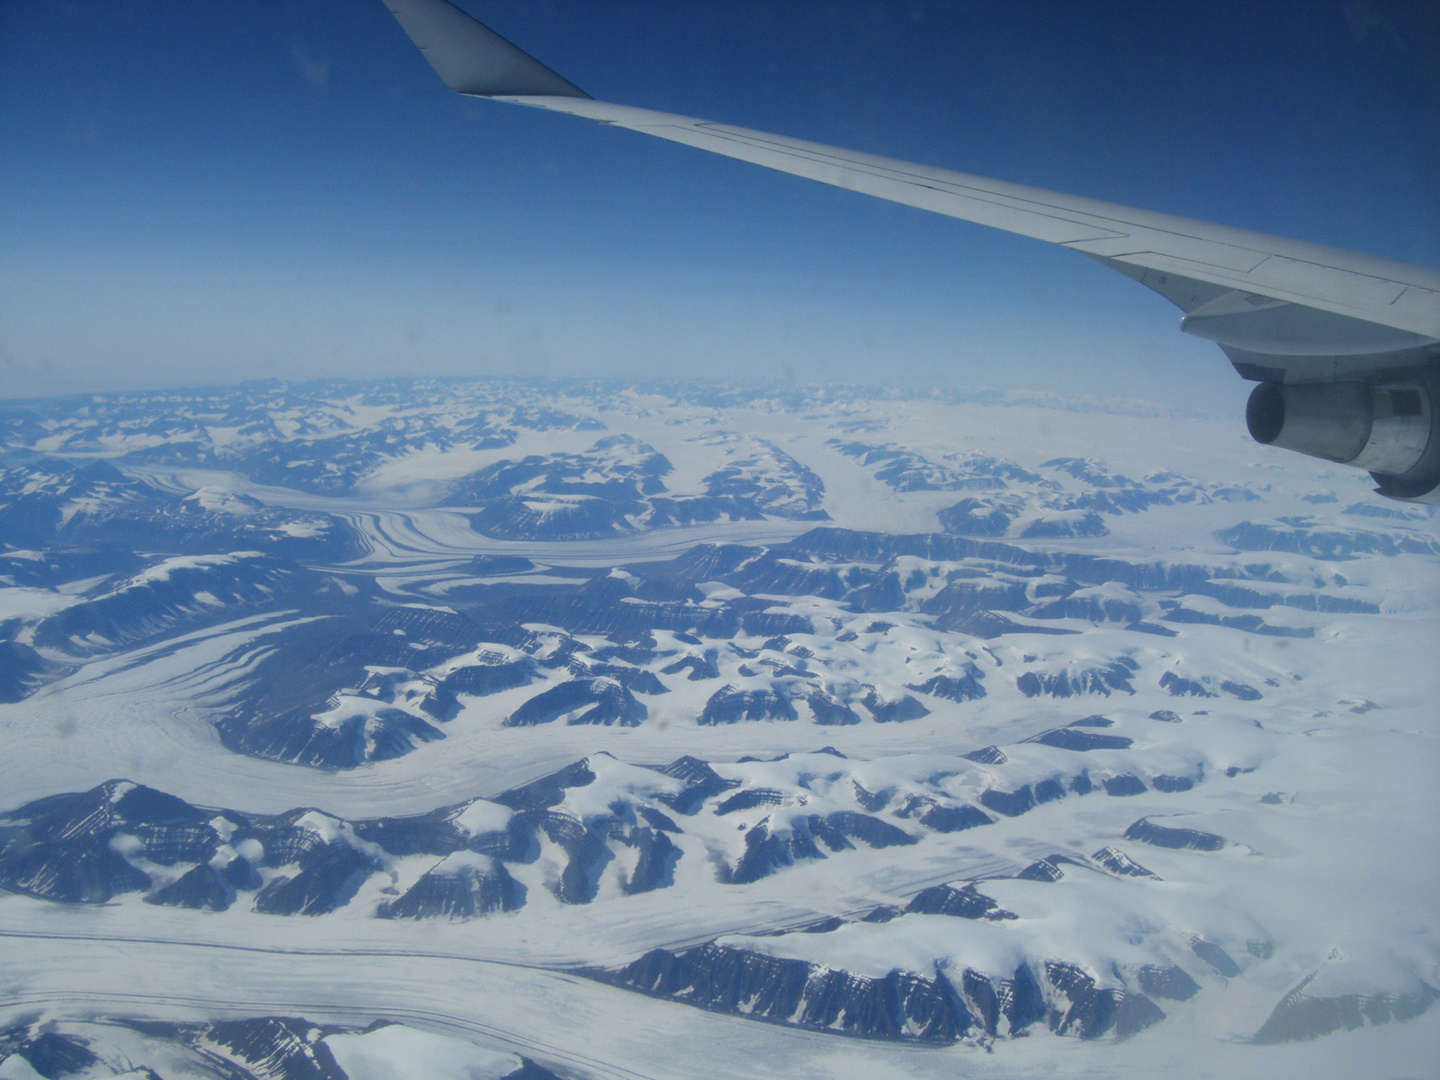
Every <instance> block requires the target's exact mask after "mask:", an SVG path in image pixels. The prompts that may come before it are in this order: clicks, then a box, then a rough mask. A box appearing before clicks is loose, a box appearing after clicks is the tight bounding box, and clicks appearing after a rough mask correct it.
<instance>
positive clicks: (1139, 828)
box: [1125, 818, 1225, 851]
mask: <svg viewBox="0 0 1440 1080" xmlns="http://www.w3.org/2000/svg"><path fill="white" fill-rule="evenodd" d="M1125 839H1126V840H1139V841H1140V842H1141V843H1142V844H1153V845H1155V846H1156V847H1166V848H1184V849H1186V850H1189V851H1219V850H1220V849H1221V848H1222V847H1224V846H1225V838H1224V837H1223V836H1216V835H1215V834H1214V833H1209V832H1202V831H1201V830H1199V829H1172V828H1169V827H1168V826H1165V825H1156V824H1155V823H1154V822H1153V821H1151V820H1150V819H1149V818H1141V819H1140V820H1139V821H1137V822H1135V824H1133V825H1131V826H1130V827H1129V828H1128V829H1126V830H1125Z"/></svg>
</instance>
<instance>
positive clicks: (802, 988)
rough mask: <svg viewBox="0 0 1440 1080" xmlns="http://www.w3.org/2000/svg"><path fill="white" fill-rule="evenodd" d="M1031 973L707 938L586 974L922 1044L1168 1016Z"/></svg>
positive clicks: (1131, 1000) (1137, 998)
mask: <svg viewBox="0 0 1440 1080" xmlns="http://www.w3.org/2000/svg"><path fill="white" fill-rule="evenodd" d="M1176 970H1178V969H1176ZM1038 971H1039V973H1040V974H1039V976H1038V977H1037V975H1036V973H1035V971H1032V969H1031V966H1030V965H1028V964H1021V965H1020V966H1019V967H1017V968H1016V969H1015V972H1014V974H1013V975H1012V976H1011V977H1009V978H994V977H991V976H987V975H984V974H982V973H981V972H979V971H976V970H974V969H973V968H965V969H963V970H962V971H959V972H955V973H952V972H951V971H944V972H936V973H935V974H934V975H931V976H925V975H921V974H917V973H914V972H906V971H901V970H898V969H897V970H894V971H891V972H889V973H888V974H886V975H884V976H879V977H876V976H866V975H858V974H855V973H853V972H849V971H844V970H836V969H834V968H828V967H825V966H823V965H820V964H816V963H813V962H811V961H806V960H800V959H794V958H788V957H780V956H772V955H770V954H768V953H761V952H756V951H753V950H750V949H744V948H740V947H737V946H732V945H727V944H723V943H720V942H710V943H709V944H706V945H701V946H697V947H696V948H693V949H687V950H684V951H681V952H671V951H670V950H668V949H652V950H651V951H650V952H648V953H646V954H645V955H644V956H642V957H640V958H639V959H638V960H636V961H634V962H633V963H631V964H629V965H627V966H625V967H623V968H621V969H619V970H618V971H594V972H591V973H590V974H591V976H592V977H593V978H596V979H599V980H601V981H603V982H608V983H611V984H613V985H617V986H624V987H627V988H629V989H632V990H639V991H640V992H642V993H645V994H650V995H652V996H655V997H665V998H670V999H671V1000H674V1001H680V1002H684V1003H686V1004H689V1005H696V1006H698V1007H700V1008H702V1009H710V1010H712V1011H715V1012H726V1013H733V1014H736V1015H740V1016H748V1017H752V1018H755V1019H760V1020H769V1021H771V1022H772V1023H780V1024H791V1025H794V1026H796V1027H803V1028H809V1029H811V1030H816V1031H830V1032H838V1033H844V1034H848V1035H859V1036H862V1037H865V1038H871V1039H894V1040H901V1041H913V1042H919V1043H953V1042H956V1041H958V1040H961V1039H967V1038H974V1039H980V1040H984V1039H993V1038H996V1037H1007V1036H1017V1035H1023V1034H1026V1033H1027V1031H1028V1029H1029V1028H1030V1027H1031V1026H1032V1025H1034V1024H1036V1023H1041V1022H1044V1023H1045V1024H1047V1026H1048V1027H1049V1028H1050V1030H1052V1031H1054V1032H1055V1033H1056V1034H1059V1035H1071V1036H1076V1037H1079V1038H1082V1039H1095V1038H1100V1037H1101V1036H1105V1035H1110V1036H1114V1037H1117V1038H1125V1037H1127V1036H1129V1035H1133V1034H1135V1033H1136V1032H1139V1031H1143V1030H1144V1029H1145V1028H1147V1027H1149V1026H1150V1025H1151V1024H1155V1023H1158V1022H1159V1021H1160V1020H1163V1019H1164V1018H1165V1014H1164V1012H1162V1011H1161V1009H1160V1008H1159V1006H1157V1005H1156V1004H1155V1003H1154V1002H1153V1001H1151V1000H1150V998H1149V997H1147V996H1146V995H1145V994H1143V993H1137V992H1133V991H1128V990H1124V989H1119V988H1101V987H1099V986H1098V985H1097V983H1096V981H1095V979H1094V978H1093V977H1092V976H1090V975H1089V974H1087V973H1086V972H1085V971H1084V970H1083V969H1081V968H1080V967H1078V966H1076V965H1074V964H1068V963H1057V962H1047V963H1044V964H1041V965H1039V967H1038ZM1180 974H1181V976H1182V977H1184V973H1183V972H1181V973H1180ZM1192 985H1193V983H1192ZM1192 992H1193V991H1192ZM1176 996H1179V995H1176Z"/></svg>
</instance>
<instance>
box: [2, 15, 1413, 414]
mask: <svg viewBox="0 0 1440 1080" xmlns="http://www.w3.org/2000/svg"><path fill="white" fill-rule="evenodd" d="M463 6H464V7H465V8H466V9H467V10H469V11H471V12H472V13H473V14H475V15H477V16H478V17H480V18H481V19H482V20H483V21H486V22H487V23H489V24H490V25H491V26H493V27H494V28H495V29H496V30H498V31H499V32H500V33H502V34H504V35H505V36H507V37H510V38H511V39H512V40H514V41H516V42H517V43H518V44H519V45H521V47H522V48H525V49H527V50H528V51H530V52H531V53H533V54H534V55H536V56H537V57H539V58H540V59H541V60H542V61H543V62H545V63H547V64H549V65H550V66H551V67H554V68H555V69H556V70H558V71H559V72H561V73H562V74H563V75H565V76H566V77H568V78H570V79H571V80H572V81H574V82H575V83H577V84H578V85H580V86H582V87H584V88H585V89H586V90H588V91H589V92H590V93H592V94H594V95H595V96H596V97H599V98H602V99H605V100H611V101H618V102H622V103H625V104H633V105H641V106H647V107H651V108H657V109H663V110H668V111H672V112H678V113H682V114H687V115H693V116H701V117H706V118H710V119H716V120H723V121H727V122H731V123H736V124H741V125H745V126H749V127H755V128H760V129H763V130H771V131H777V132H782V133H785V134H789V135H795V136H799V137H803V138H809V139H814V140H817V141H821V142H828V143H834V144H837V145H841V146H846V147H853V148H856V149H861V150H866V151H870V152H874V153H880V154H886V155H890V156H893V157H898V158H902V159H906V160H913V161H921V162H926V163H929V164H935V165H941V166H946V167H949V168H955V169H960V170H964V171H969V172H975V173H979V174H982V175H987V176H995V177H1000V178H1004V179H1008V180H1015V181H1020V182H1023V183H1030V184H1035V185H1039V186H1042V187H1048V188H1053V189H1057V190H1060V191H1067V192H1074V193H1078V194H1084V195H1089V196H1093V197H1097V198H1102V199H1109V200H1113V201H1117V202H1122V203H1128V204H1132V205H1137V206H1144V207H1149V208H1153V209H1157V210H1163V211H1167V212H1171V213H1178V214H1184V215H1188V216H1193V217H1198V218H1203V219H1207V220H1213V221H1220V222H1224V223H1227V224H1233V225H1239V226H1244V227H1248V228H1254V229H1260V230H1263V231H1267V232H1274V233H1280V234H1283V235H1290V236H1295V237H1300V238H1303V239H1307V240H1314V241H1319V242H1322V243H1329V244H1336V245H1339V246H1342V247H1349V248H1356V249H1360V250H1365V251H1371V252H1375V253H1378V254H1384V255H1388V256H1392V257H1396V258H1401V259H1407V260H1410V261H1415V262H1423V263H1428V264H1430V265H1436V264H1437V263H1440V4H1436V3H1435V2H1434V0H1396V2H1383V0H1304V2H1297V3H1281V2H1264V0H1249V2H1234V3H1231V2H1207V0H1194V2H1189V3H1159V2H1156V3H1120V2H1116V3H1104V4H1102V3H1086V2H1081V0H1070V2H1063V3H1059V2H1041V0H973V2H968V3H959V2H950V3H946V2H939V0H901V2H895V3H869V2H862V0H853V2H843V3H841V2H831V3H821V2H816V3H807V2H803V0H785V2H775V3H763V2H757V0H727V2H725V3H698V2H697V3H688V2H676V0H653V2H652V0H629V2H616V3H604V4H596V3H566V2H561V0H556V2H554V3H542V2H536V0H530V2H518V0H464V3H463ZM1177 317H1178V312H1176V311H1175V310H1174V309H1173V308H1171V307H1169V305H1168V304H1166V303H1165V302H1164V301H1163V300H1161V299H1159V298H1158V297H1155V296H1152V295H1150V294H1149V293H1147V292H1146V291H1145V290H1143V289H1141V288H1139V287H1138V286H1136V285H1134V284H1133V283H1131V282H1128V281H1126V280H1124V279H1123V278H1121V277H1119V276H1118V275H1115V274H1113V273H1111V272H1109V271H1107V270H1105V269H1104V268H1102V267H1099V266H1097V265H1094V264H1092V263H1091V262H1089V260H1086V259H1084V258H1083V257H1080V256H1077V255H1075V254H1073V253H1070V252H1066V251H1063V250H1059V249H1055V248H1051V247H1049V246H1047V245H1044V244H1041V243H1039V242H1036V241H1031V240H1026V239H1022V238H1017V237H1011V236H1007V235H1005V234H1001V233H995V232H992V231H990V230H986V229H983V228H981V227H978V226H972V225H968V224H965V223H962V222H955V221H951V220H948V219H945V218H941V217H937V216H934V215H930V214H926V213H923V212H921V211H917V210H912V209H908V208H904V207H897V206H892V205H889V204H886V203H882V202H879V201H876V200H871V199H867V198H865V197H864V196H859V195H854V194H850V193H847V192H843V191H836V190H832V189H828V188H825V187H823V186H821V185H817V184H813V183H811V182H808V181H804V180H799V179H796V178H792V177H786V176H780V175H776V174H771V173H769V172H767V171H765V170H762V169H758V168H756V167H754V166H749V165H744V164H741V163H737V162H731V161H727V160H724V159H721V158H717V157H713V156H710V155H706V154H702V153H700V152H698V151H694V150H690V149H687V148H684V147H678V146H673V145H670V144H666V143H661V142H657V141H654V140H650V139H647V138H645V137H643V136H640V135H635V134H632V133H629V132H622V131H613V130H607V129H604V128H601V127H598V126H595V125H592V124H589V123H586V122H584V121H580V120H575V119H572V118H568V117H561V116H553V115H547V114H542V113H537V112H534V111H532V110H525V109H517V108H514V107H509V106H504V105H500V104H496V103H492V102H485V101H476V100H469V99H462V98H458V97H455V96H453V95H451V94H449V93H448V92H447V91H445V90H444V88H443V87H442V86H441V84H440V83H439V81H438V79H437V78H436V77H435V75H434V74H433V73H432V72H431V70H430V69H429V67H428V65H426V64H425V63H424V61H423V59H422V58H421V56H420V55H419V54H418V53H417V52H416V50H415V49H414V48H413V46H412V45H411V44H410V42H409V40H408V39H407V38H406V37H405V36H404V34H403V33H402V32H401V30H400V28H399V26H398V25H397V24H396V23H395V22H394V20H393V19H392V18H391V16H390V15H389V13H388V12H387V11H386V10H385V9H384V7H383V5H382V4H381V2H380V0H344V2H340V0H333V2H312V0H305V2H299V0H289V2H282V0H275V2H270V3H259V2H239V0H229V2H218V0H217V2H204V3H196V2H194V0H131V2H126V0H107V2H103V3H102V2H98V0H97V2H85V0H72V2H64V3H61V2H34V3H30V2H27V3H19V2H4V3H0V397H17V396H31V395H38V394H51V393H65V392H71V391H77V390H100V389H114V388H124V387H135V386H149V387H163V386H174V385H195V384H199V383H207V382H228V381H237V380H240V379H245V378H258V377H268V376H282V377H286V378H305V377H314V376H322V375H355V376H371V375H385V374H442V375H443V374H468V373H476V374H515V373H519V374H620V375H639V376H651V375H665V376H700V377H747V378H748V377H785V378H793V379H796V380H798V381H803V382H816V381H824V380H832V379H833V380H841V381H852V382H855V381H862V382H885V383H898V384H902V385H910V386H917V387H924V386H932V385H933V386H948V385H955V384H961V385H975V386H1000V387H1010V388H1025V387H1031V388H1041V389H1056V390H1060V391H1064V392H1095V393H1098V394H1101V395H1105V396H1115V395H1119V396H1133V397H1143V398H1149V399H1152V400H1159V401H1163V402H1168V403H1170V404H1172V405H1176V406H1181V407H1183V406H1191V405H1196V404H1198V405H1200V406H1201V407H1207V408H1208V407H1213V408H1216V409H1224V410H1227V411H1228V410H1229V409H1231V408H1234V407H1237V406H1236V403H1237V402H1238V401H1243V396H1244V393H1245V391H1246V389H1247V388H1246V386H1245V385H1244V384H1243V383H1241V382H1240V380H1239V379H1237V378H1236V377H1235V376H1234V374H1233V373H1232V372H1231V371H1230V369H1229V366H1228V364H1227V363H1226V362H1225V361H1224V358H1223V357H1222V356H1221V355H1220V353H1219V351H1218V350H1216V349H1215V348H1214V347H1213V346H1211V345H1208V344H1206V343H1204V342H1199V341H1193V340H1190V339H1187V338H1185V337H1183V336H1182V335H1181V334H1180V333H1179V332H1178V330H1177V328H1176V322H1177Z"/></svg>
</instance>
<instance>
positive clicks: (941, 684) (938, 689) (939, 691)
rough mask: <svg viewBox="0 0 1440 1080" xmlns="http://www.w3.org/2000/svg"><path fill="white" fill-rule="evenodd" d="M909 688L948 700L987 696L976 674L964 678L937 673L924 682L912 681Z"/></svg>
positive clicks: (972, 699)
mask: <svg viewBox="0 0 1440 1080" xmlns="http://www.w3.org/2000/svg"><path fill="white" fill-rule="evenodd" d="M909 689H911V690H917V691H919V692H920V693H922V694H932V695H934V696H935V697H940V698H945V699H946V700H947V701H978V700H979V699H980V698H983V697H984V696H985V687H983V686H981V685H980V683H979V681H978V679H977V675H975V674H967V675H966V676H965V677H964V678H962V679H957V678H953V677H951V676H949V675H935V676H932V677H931V678H929V679H926V680H925V681H924V682H923V683H918V684H917V683H912V684H911V685H910V686H909Z"/></svg>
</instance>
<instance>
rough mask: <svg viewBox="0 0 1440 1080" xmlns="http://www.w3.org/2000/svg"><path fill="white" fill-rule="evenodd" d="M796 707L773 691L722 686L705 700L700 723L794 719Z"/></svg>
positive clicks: (795, 717)
mask: <svg viewBox="0 0 1440 1080" xmlns="http://www.w3.org/2000/svg"><path fill="white" fill-rule="evenodd" d="M797 718H798V717H797V715H796V713H795V706H793V705H791V704H790V701H789V699H787V698H786V697H785V696H784V695H783V694H778V693H776V692H775V691H773V690H737V689H736V688H735V687H733V686H731V685H729V684H728V683H727V684H726V685H725V686H722V687H721V688H720V689H719V690H716V691H715V693H714V694H712V695H711V696H710V700H709V701H707V702H706V703H705V711H704V712H702V713H701V714H700V720H699V723H701V724H734V723H738V722H739V721H741V720H795V719H797Z"/></svg>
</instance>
